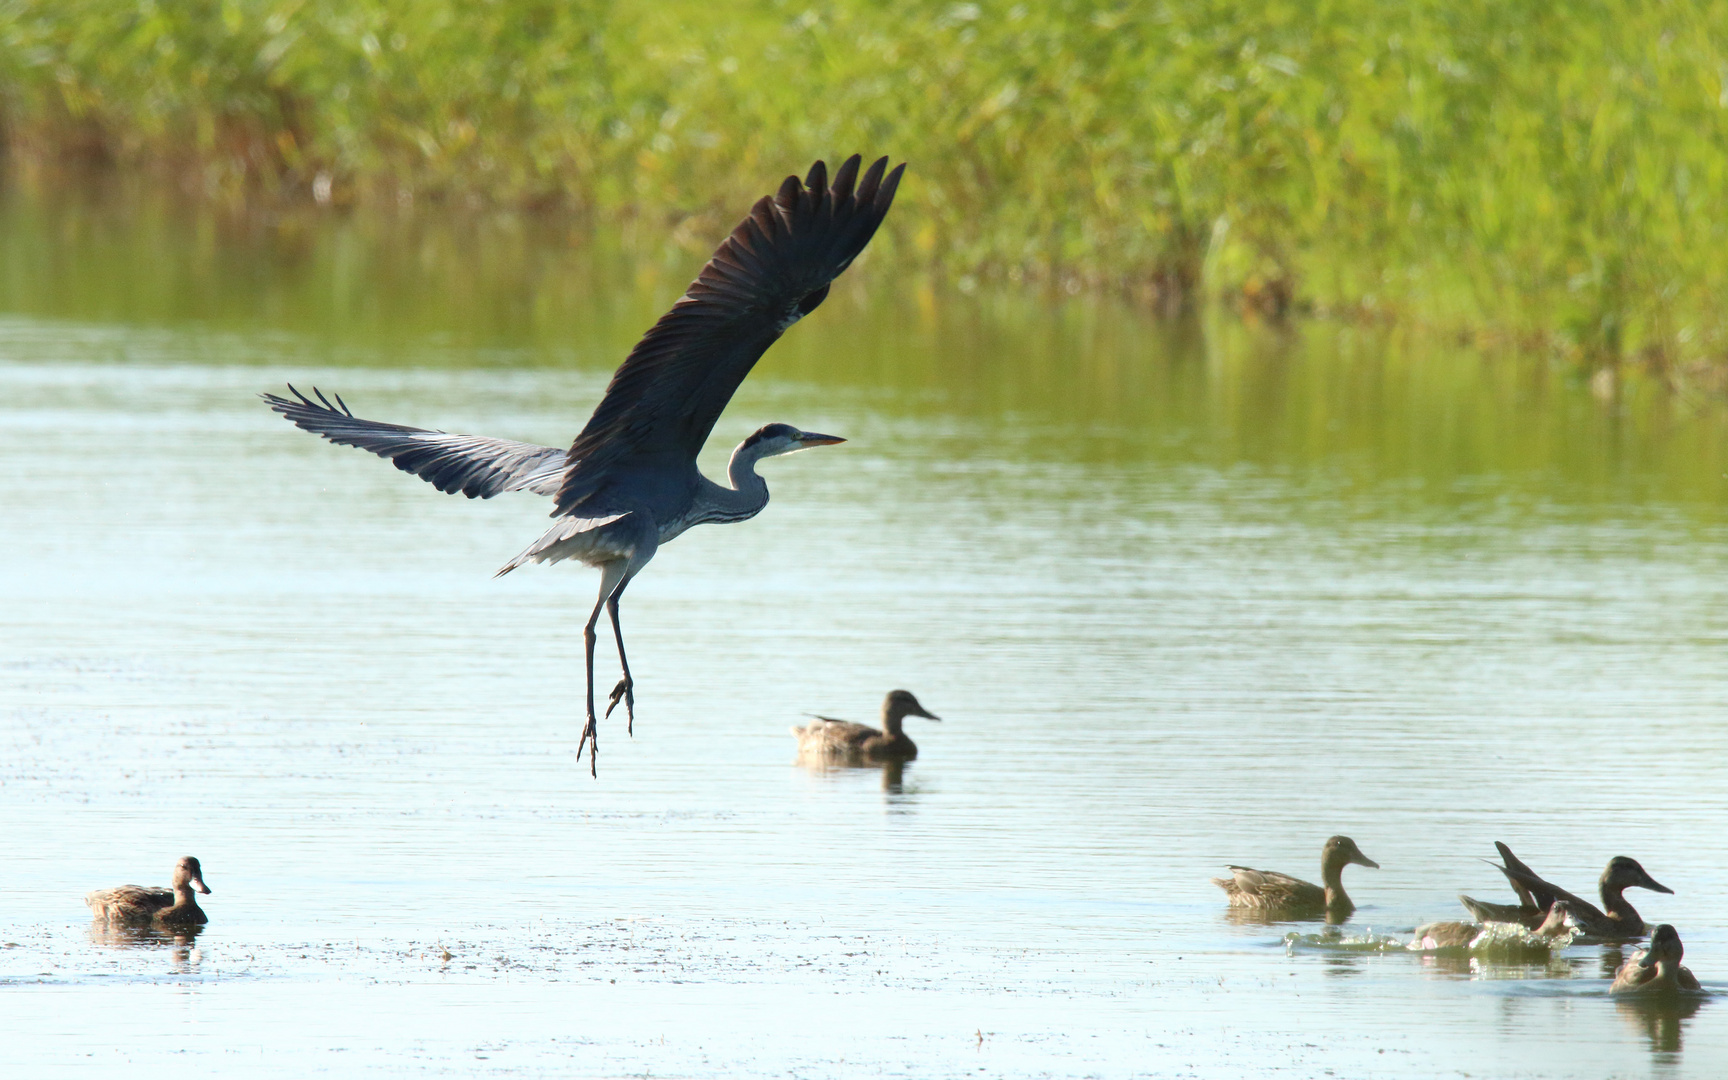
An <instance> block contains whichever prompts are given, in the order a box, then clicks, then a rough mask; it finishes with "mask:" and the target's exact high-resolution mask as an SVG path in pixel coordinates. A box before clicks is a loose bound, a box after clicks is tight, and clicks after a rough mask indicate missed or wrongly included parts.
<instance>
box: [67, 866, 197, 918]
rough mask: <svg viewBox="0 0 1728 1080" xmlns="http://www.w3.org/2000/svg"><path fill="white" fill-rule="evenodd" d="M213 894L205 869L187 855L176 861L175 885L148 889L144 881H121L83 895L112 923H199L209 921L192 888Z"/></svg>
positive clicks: (96, 912) (95, 912) (93, 909)
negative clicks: (206, 881)
mask: <svg viewBox="0 0 1728 1080" xmlns="http://www.w3.org/2000/svg"><path fill="white" fill-rule="evenodd" d="M194 887H196V888H197V890H198V891H199V892H201V893H203V894H204V895H206V896H208V895H210V887H209V886H208V885H206V884H204V870H203V868H202V867H200V866H199V865H198V860H197V859H194V858H193V857H192V856H190V855H187V856H185V857H183V858H182V859H181V860H180V861H179V862H177V863H175V864H174V888H173V889H172V890H168V889H147V888H145V887H144V886H142V885H121V886H119V887H118V888H114V889H97V890H96V891H95V892H93V893H91V894H89V895H88V896H86V897H85V898H84V903H85V904H87V905H88V906H89V908H90V912H91V914H92V915H93V916H94V917H95V918H97V919H101V920H104V921H106V922H109V923H117V924H120V925H124V926H151V925H166V926H189V925H190V926H197V925H202V924H204V923H206V922H209V921H210V920H209V917H208V916H206V915H205V914H204V909H203V908H201V907H199V906H198V900H197V898H196V897H195V896H194V895H193V892H192V890H193V888H194Z"/></svg>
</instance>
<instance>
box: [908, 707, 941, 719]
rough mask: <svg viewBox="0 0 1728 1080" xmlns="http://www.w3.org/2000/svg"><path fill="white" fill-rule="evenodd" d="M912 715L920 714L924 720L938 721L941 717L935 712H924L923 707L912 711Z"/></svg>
mask: <svg viewBox="0 0 1728 1080" xmlns="http://www.w3.org/2000/svg"><path fill="white" fill-rule="evenodd" d="M912 715H913V716H922V717H923V718H924V719H926V720H935V721H938V722H940V721H941V719H942V718H941V717H940V716H937V715H936V714H935V713H933V712H925V711H924V710H923V709H919V710H918V711H917V712H915V713H913V714H912Z"/></svg>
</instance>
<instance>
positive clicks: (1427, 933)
mask: <svg viewBox="0 0 1728 1080" xmlns="http://www.w3.org/2000/svg"><path fill="white" fill-rule="evenodd" d="M1570 913H1571V906H1570V905H1569V904H1567V903H1566V901H1564V900H1556V901H1554V904H1553V906H1552V907H1550V908H1549V909H1548V914H1547V917H1546V918H1544V919H1543V920H1542V923H1541V924H1540V925H1539V926H1537V927H1536V928H1535V929H1534V930H1531V933H1533V934H1535V935H1536V936H1537V937H1539V938H1544V939H1546V940H1548V941H1550V942H1552V941H1556V940H1557V939H1559V938H1562V937H1566V936H1567V935H1568V933H1569V932H1570V927H1568V926H1567V925H1566V917H1567V916H1568V915H1569V914H1570ZM1492 922H1499V923H1511V924H1513V925H1515V926H1516V925H1522V924H1521V923H1519V922H1517V920H1513V919H1483V920H1482V921H1480V922H1431V923H1427V924H1425V925H1423V926H1418V927H1417V928H1416V936H1415V939H1414V940H1412V941H1411V942H1410V948H1412V949H1419V950H1432V949H1467V948H1469V947H1470V946H1471V945H1472V944H1473V943H1474V942H1475V941H1476V939H1477V938H1478V937H1480V936H1481V934H1482V931H1483V930H1486V929H1487V928H1488V924H1489V923H1492Z"/></svg>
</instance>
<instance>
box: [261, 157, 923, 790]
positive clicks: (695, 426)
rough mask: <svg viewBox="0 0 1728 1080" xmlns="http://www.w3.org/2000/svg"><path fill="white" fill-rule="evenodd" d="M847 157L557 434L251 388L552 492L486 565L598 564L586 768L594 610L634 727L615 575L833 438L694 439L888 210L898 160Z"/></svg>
mask: <svg viewBox="0 0 1728 1080" xmlns="http://www.w3.org/2000/svg"><path fill="white" fill-rule="evenodd" d="M859 165H860V160H859V158H858V156H857V155H853V156H852V157H850V158H848V159H847V160H846V162H845V163H844V164H843V165H841V166H840V168H839V170H838V171H837V172H835V174H834V182H833V183H832V184H830V183H829V182H828V169H827V166H826V165H825V164H824V163H823V162H820V161H818V162H816V164H815V165H813V166H812V167H811V169H810V174H809V175H808V176H807V177H806V178H805V179H804V180H803V181H802V182H800V181H799V179H798V178H797V177H796V176H789V177H787V178H786V180H785V182H784V183H782V184H781V185H780V190H779V192H777V193H776V194H775V195H773V196H771V197H765V198H763V199H760V200H758V201H757V203H756V205H755V206H754V207H752V208H751V210H750V216H749V217H747V218H745V219H744V220H743V221H742V222H740V223H739V225H738V227H737V228H735V229H733V230H732V235H730V236H728V237H727V238H726V239H725V240H724V241H722V242H721V244H720V247H719V249H718V250H717V251H715V253H714V257H713V258H711V259H709V260H708V264H707V265H706V266H704V267H703V268H702V272H701V273H700V274H698V275H697V276H696V280H695V281H694V282H693V283H691V285H690V288H689V289H688V290H687V291H686V292H685V293H684V295H683V297H681V298H680V299H679V300H678V302H677V303H675V304H673V305H672V310H671V311H668V312H667V313H666V314H665V315H663V316H661V318H660V321H659V322H657V323H655V324H654V326H653V328H652V329H650V330H649V331H648V333H647V334H645V335H643V337H642V340H641V341H639V342H637V343H636V347H635V348H634V349H632V350H631V351H630V355H629V356H628V357H626V358H625V360H624V363H623V364H622V365H621V366H620V367H619V368H618V370H617V371H616V372H614V373H613V375H612V381H611V383H609V384H608V385H607V387H606V394H605V396H604V397H602V398H601V399H600V404H599V405H598V406H597V407H596V408H595V409H594V415H593V416H591V417H590V418H589V419H588V425H587V426H586V427H584V428H583V429H582V433H581V434H580V435H578V436H576V441H575V442H574V443H573V444H572V445H571V447H570V449H569V450H560V449H558V448H556V447H551V446H534V445H532V444H529V443H520V442H511V441H509V440H506V439H493V438H487V437H484V436H477V435H451V434H447V433H445V432H442V431H429V430H427V429H425V428H415V427H406V426H403V425H401V424H385V423H380V422H378V421H376V420H362V419H361V418H359V417H357V416H355V415H354V414H353V413H352V412H351V411H350V410H349V408H348V405H347V403H346V402H344V401H343V400H342V398H341V395H332V396H334V397H335V403H334V404H332V403H331V401H330V399H329V398H327V397H325V396H324V395H323V394H322V393H320V392H319V391H318V390H317V388H313V395H314V396H315V397H316V399H317V400H313V399H312V398H309V397H307V396H306V395H305V394H302V393H301V392H300V391H298V390H296V389H294V387H293V386H289V388H288V389H289V391H290V392H291V393H292V394H293V395H294V397H293V398H285V397H279V396H277V395H275V394H264V395H262V397H263V398H264V400H265V401H267V402H269V404H270V407H271V408H272V409H274V410H275V411H277V412H279V413H281V414H282V415H283V416H285V417H287V418H288V419H289V420H291V421H292V422H293V423H294V424H295V425H296V426H297V427H300V428H303V429H305V430H306V431H310V432H313V433H314V434H318V435H322V436H323V437H324V438H326V439H329V440H330V441H331V442H333V443H339V444H341V445H343V446H357V447H359V448H360V449H362V450H370V451H371V452H372V453H374V454H377V455H378V456H379V457H382V458H388V459H389V460H390V461H392V462H393V463H394V464H395V465H396V467H397V468H398V469H401V470H402V471H403V472H410V473H413V474H415V475H416V476H419V477H420V478H421V479H423V480H426V481H428V482H430V483H431V484H432V485H433V486H434V487H436V488H437V489H438V490H439V491H446V492H452V493H454V492H458V491H460V492H461V493H462V494H464V495H466V496H468V497H469V498H470V499H473V498H482V499H489V498H491V497H492V496H494V495H496V494H498V493H499V492H501V491H519V490H521V491H531V492H534V493H535V494H537V495H550V496H553V497H554V499H555V500H556V503H555V505H554V507H553V510H552V517H553V519H554V520H553V523H552V527H551V528H550V529H548V530H547V531H546V533H545V535H543V536H541V537H540V539H538V540H536V541H534V543H532V544H530V545H528V547H527V548H526V549H524V550H523V552H522V553H521V554H520V555H517V556H516V557H515V558H514V559H511V560H510V561H509V562H507V563H505V564H504V566H503V568H502V569H500V570H499V571H498V573H499V574H507V573H509V572H510V571H512V570H514V569H516V568H517V567H518V566H521V565H522V564H523V563H528V562H558V561H560V560H563V559H577V560H580V561H581V562H584V563H586V564H588V565H589V566H593V567H597V568H599V570H600V595H599V598H598V599H597V600H596V601H595V602H594V610H593V611H592V612H591V613H590V614H589V616H588V622H587V624H586V625H585V626H584V627H583V631H582V637H583V643H584V646H585V648H586V658H587V659H586V664H587V677H588V716H587V724H586V726H584V727H583V729H582V738H581V740H580V741H579V742H578V743H577V744H576V756H577V759H578V760H580V759H581V756H582V750H583V747H584V746H586V747H587V749H588V770H589V774H590V775H596V769H595V757H596V754H597V753H598V750H599V735H598V729H597V725H596V723H595V719H594V641H595V632H594V627H595V624H596V623H597V622H599V619H600V610H601V609H602V608H605V610H606V613H607V615H609V616H610V617H611V620H612V636H613V638H614V640H616V641H617V643H618V664H619V666H620V667H621V668H623V672H624V674H623V678H621V679H619V680H618V685H617V686H615V687H613V689H612V693H611V696H610V698H609V700H608V702H607V705H606V713H605V715H607V716H611V715H612V710H613V709H615V708H617V707H618V703H619V702H620V701H622V702H623V704H624V711H625V714H626V716H628V717H629V720H630V730H631V731H632V732H634V730H635V720H636V695H635V684H634V682H633V680H632V679H631V677H630V662H629V660H628V659H626V658H625V655H624V633H623V631H622V629H620V627H619V625H618V600H619V598H620V597H621V596H623V595H624V590H625V588H626V587H628V586H629V584H630V582H631V580H632V579H633V578H635V576H636V575H637V574H639V573H641V571H642V568H643V567H644V566H646V565H648V561H649V560H650V559H652V558H653V557H654V553H655V552H656V551H657V550H659V548H660V545H662V544H664V543H666V542H668V541H669V540H671V539H673V538H674V537H676V536H678V535H679V534H680V533H682V532H684V530H686V529H688V528H690V527H691V526H693V525H701V524H705V523H707V522H731V521H747V520H749V519H750V518H753V517H755V516H756V515H757V514H759V513H761V512H762V508H763V507H764V506H766V505H768V485H767V483H766V482H764V481H763V479H762V477H761V476H759V475H757V472H756V463H757V462H758V461H761V460H762V459H764V458H770V457H775V456H778V455H780V454H790V453H794V452H796V451H798V450H804V449H807V448H809V447H812V446H828V445H832V444H834V443H838V442H844V441H845V440H843V439H840V438H837V437H835V436H833V435H819V434H817V433H815V432H810V431H800V430H799V429H798V428H795V427H792V426H791V425H789V424H769V425H767V426H766V427H764V428H761V429H759V430H758V431H757V432H756V433H755V434H753V435H751V436H750V437H749V438H747V439H745V440H744V441H743V442H741V443H739V444H738V446H737V448H736V449H735V450H733V451H732V460H731V462H730V463H729V464H728V465H727V467H726V477H727V479H728V480H729V481H730V482H731V486H730V487H723V486H721V485H719V484H716V483H714V482H713V481H711V480H709V479H708V478H707V477H705V476H703V475H702V473H701V472H700V470H698V469H697V467H696V454H697V452H698V451H700V450H701V449H702V444H703V442H704V441H706V440H707V438H708V433H709V432H710V431H712V430H713V429H714V423H715V421H716V420H718V419H719V418H720V413H721V412H722V411H723V410H724V409H725V408H726V403H727V402H729V401H731V400H732V395H733V393H735V392H736V391H737V389H738V385H739V384H740V383H742V382H743V381H744V377H745V376H746V375H748V374H749V373H750V369H751V368H752V367H754V366H755V364H756V361H757V360H758V359H760V358H761V356H762V354H763V353H764V352H766V351H767V350H768V347H769V346H770V345H772V344H774V342H775V341H777V340H778V339H779V337H780V335H781V334H783V333H785V332H786V329H787V328H788V327H790V326H791V325H792V324H793V323H795V322H797V321H798V320H799V319H801V318H803V317H804V316H806V315H808V314H810V312H812V311H814V310H816V307H817V305H819V304H821V303H822V301H823V299H825V298H826V297H827V295H828V288H829V284H830V283H831V282H832V281H833V280H834V279H835V278H836V277H839V276H840V274H841V272H842V271H844V270H845V269H846V267H848V266H849V265H851V263H852V260H853V259H855V258H857V257H858V254H859V252H861V251H863V250H864V247H865V245H866V244H868V243H869V242H870V238H871V237H872V236H873V235H875V233H876V228H877V226H879V225H880V224H881V223H882V218H883V217H884V216H885V215H886V214H887V213H888V207H889V205H890V204H891V203H892V202H893V201H894V191H895V189H896V188H897V187H898V186H899V184H900V174H901V173H902V172H904V171H905V168H906V166H905V165H900V166H898V167H896V168H895V169H894V170H893V171H892V172H889V171H888V159H887V158H881V159H880V160H878V161H876V162H875V164H873V165H871V166H870V168H869V169H868V170H866V171H865V172H864V175H863V177H862V178H860V177H859V175H858V170H859Z"/></svg>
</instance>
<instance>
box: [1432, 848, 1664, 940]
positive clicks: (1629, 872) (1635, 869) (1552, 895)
mask: <svg viewBox="0 0 1728 1080" xmlns="http://www.w3.org/2000/svg"><path fill="white" fill-rule="evenodd" d="M1495 846H1496V847H1497V848H1499V849H1500V854H1501V855H1502V856H1503V857H1504V858H1505V860H1506V864H1505V865H1504V866H1501V867H1500V872H1501V873H1503V874H1505V875H1506V880H1508V881H1510V882H1512V885H1513V888H1515V889H1518V890H1519V894H1520V896H1521V897H1523V896H1528V897H1529V904H1528V907H1534V908H1535V909H1536V910H1538V911H1540V912H1541V913H1542V916H1543V917H1544V918H1546V917H1547V914H1548V909H1549V908H1550V907H1551V906H1552V905H1553V904H1554V901H1556V900H1565V901H1566V902H1567V903H1568V905H1570V907H1571V912H1572V922H1573V925H1575V926H1576V927H1577V928H1578V929H1579V930H1581V931H1583V932H1584V934H1585V935H1586V936H1588V937H1591V938H1597V939H1606V940H1610V941H1625V940H1628V939H1630V938H1640V937H1643V936H1644V934H1645V932H1646V931H1647V929H1648V928H1647V927H1646V926H1645V923H1644V919H1643V917H1642V916H1640V915H1639V914H1638V911H1637V909H1636V908H1634V907H1633V906H1632V905H1631V903H1630V902H1628V901H1627V899H1626V897H1625V895H1624V894H1625V890H1627V889H1630V888H1634V887H1636V888H1640V889H1649V890H1651V891H1652V892H1660V893H1668V894H1669V895H1673V893H1674V890H1673V889H1670V888H1669V887H1668V886H1666V885H1663V884H1661V883H1660V882H1658V881H1657V880H1656V879H1655V878H1653V877H1651V876H1650V875H1649V874H1648V873H1647V872H1646V871H1645V870H1644V868H1643V867H1642V866H1640V865H1638V860H1637V859H1633V858H1629V857H1628V856H1625V855H1616V856H1614V858H1612V859H1610V860H1608V866H1607V868H1606V869H1604V870H1603V871H1602V877H1601V879H1600V880H1599V881H1598V882H1597V885H1596V888H1597V891H1598V892H1599V893H1601V895H1602V907H1600V908H1598V907H1597V906H1596V905H1595V904H1592V903H1590V902H1589V901H1588V900H1581V899H1579V898H1578V897H1576V896H1574V895H1572V894H1571V893H1569V892H1567V891H1566V890H1565V889H1562V888H1560V887H1559V886H1558V885H1555V884H1553V883H1551V882H1548V881H1544V880H1543V879H1542V878H1540V877H1538V876H1537V875H1536V874H1535V872H1534V871H1532V870H1531V869H1530V868H1529V867H1528V866H1525V865H1524V864H1523V863H1522V862H1520V861H1518V859H1517V857H1516V856H1514V855H1513V854H1512V850H1511V849H1510V848H1508V847H1507V846H1506V845H1505V844H1496V845H1495ZM1459 899H1460V900H1465V899H1466V898H1465V897H1459ZM1464 906H1465V907H1467V908H1469V909H1470V911H1471V912H1472V914H1476V913H1478V912H1483V913H1488V912H1493V911H1495V910H1498V909H1502V908H1503V907H1504V905H1485V904H1482V903H1480V902H1479V901H1468V902H1466V903H1465V905H1464ZM1518 911H1519V912H1521V913H1524V919H1523V920H1522V921H1524V922H1525V925H1530V924H1529V922H1528V914H1527V906H1526V905H1523V904H1521V905H1520V906H1519V908H1518ZM1479 917H1480V916H1479Z"/></svg>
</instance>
